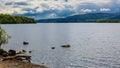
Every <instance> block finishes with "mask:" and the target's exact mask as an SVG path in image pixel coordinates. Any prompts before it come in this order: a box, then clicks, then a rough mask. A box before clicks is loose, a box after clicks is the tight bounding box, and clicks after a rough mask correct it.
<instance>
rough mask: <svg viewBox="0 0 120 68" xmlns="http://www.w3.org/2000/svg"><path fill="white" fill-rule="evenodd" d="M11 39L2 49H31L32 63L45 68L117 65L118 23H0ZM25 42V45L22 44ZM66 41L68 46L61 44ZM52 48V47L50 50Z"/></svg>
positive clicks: (119, 48)
mask: <svg viewBox="0 0 120 68" xmlns="http://www.w3.org/2000/svg"><path fill="white" fill-rule="evenodd" d="M1 26H2V28H4V29H5V30H6V31H7V32H8V34H9V35H11V36H12V38H11V39H10V40H9V43H8V44H5V45H2V48H5V49H6V50H9V49H15V50H22V49H25V50H28V51H29V50H31V51H32V53H30V54H28V55H30V56H32V60H31V62H32V63H35V64H39V65H45V66H47V67H49V68H120V23H67V24H65V23H49V24H47V23H39V24H9V25H8V24H4V25H1ZM23 41H28V42H29V45H26V46H25V45H23ZM63 44H70V45H71V47H70V48H62V47H61V45H63ZM51 47H55V49H51Z"/></svg>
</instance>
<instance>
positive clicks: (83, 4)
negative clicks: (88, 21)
mask: <svg viewBox="0 0 120 68" xmlns="http://www.w3.org/2000/svg"><path fill="white" fill-rule="evenodd" d="M119 11H120V0H0V13H7V14H15V15H25V16H30V17H35V18H36V19H42V18H56V17H66V16H70V15H74V14H81V13H91V12H119Z"/></svg>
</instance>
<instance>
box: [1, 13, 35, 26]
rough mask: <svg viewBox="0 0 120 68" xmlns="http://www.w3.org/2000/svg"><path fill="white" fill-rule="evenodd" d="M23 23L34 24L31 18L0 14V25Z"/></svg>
mask: <svg viewBox="0 0 120 68" xmlns="http://www.w3.org/2000/svg"><path fill="white" fill-rule="evenodd" d="M24 23H36V21H35V20H34V19H33V18H28V17H24V16H12V15H8V14H0V24H24Z"/></svg>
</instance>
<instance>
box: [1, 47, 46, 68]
mask: <svg viewBox="0 0 120 68" xmlns="http://www.w3.org/2000/svg"><path fill="white" fill-rule="evenodd" d="M25 52H26V51H25V50H22V51H20V52H16V51H15V50H9V51H5V50H3V49H0V68H47V67H45V66H42V65H36V64H32V63H31V62H30V60H31V56H28V55H25V54H24V53H25Z"/></svg>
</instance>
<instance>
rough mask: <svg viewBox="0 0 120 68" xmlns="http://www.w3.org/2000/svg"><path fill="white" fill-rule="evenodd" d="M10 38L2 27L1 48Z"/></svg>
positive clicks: (0, 32)
mask: <svg viewBox="0 0 120 68" xmlns="http://www.w3.org/2000/svg"><path fill="white" fill-rule="evenodd" d="M9 38H10V36H9V35H8V34H7V33H6V32H5V30H4V29H2V28H1V27H0V46H1V45H2V44H5V43H8V40H9Z"/></svg>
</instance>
